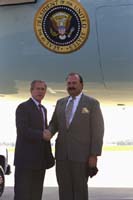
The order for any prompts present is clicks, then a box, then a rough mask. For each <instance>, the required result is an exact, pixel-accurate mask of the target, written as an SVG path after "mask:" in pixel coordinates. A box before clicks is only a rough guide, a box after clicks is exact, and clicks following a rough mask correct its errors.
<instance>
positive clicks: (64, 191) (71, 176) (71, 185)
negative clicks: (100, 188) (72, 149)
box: [56, 160, 88, 200]
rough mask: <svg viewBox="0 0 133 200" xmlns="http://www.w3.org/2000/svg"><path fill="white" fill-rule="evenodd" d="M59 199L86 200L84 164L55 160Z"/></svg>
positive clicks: (86, 187)
mask: <svg viewBox="0 0 133 200" xmlns="http://www.w3.org/2000/svg"><path fill="white" fill-rule="evenodd" d="M56 176H57V182H58V185H59V200H88V185H87V181H88V179H87V177H86V164H85V163H82V162H73V161H69V160H66V161H56Z"/></svg>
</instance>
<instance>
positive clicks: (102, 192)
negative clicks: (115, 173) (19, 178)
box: [0, 187, 133, 200]
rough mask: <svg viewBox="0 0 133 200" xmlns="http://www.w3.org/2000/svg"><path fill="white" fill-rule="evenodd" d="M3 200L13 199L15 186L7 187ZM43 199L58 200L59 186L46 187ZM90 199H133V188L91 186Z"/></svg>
mask: <svg viewBox="0 0 133 200" xmlns="http://www.w3.org/2000/svg"><path fill="white" fill-rule="evenodd" d="M0 199H1V200H13V187H6V188H5V191H4V194H3V196H2V197H1V198H0ZM42 200H58V188H57V187H44V192H43V198H42ZM89 200H133V188H92V187H91V188H89Z"/></svg>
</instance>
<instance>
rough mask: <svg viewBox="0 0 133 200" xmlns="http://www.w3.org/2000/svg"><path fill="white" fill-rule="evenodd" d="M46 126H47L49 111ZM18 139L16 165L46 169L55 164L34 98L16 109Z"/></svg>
mask: <svg viewBox="0 0 133 200" xmlns="http://www.w3.org/2000/svg"><path fill="white" fill-rule="evenodd" d="M43 109H44V113H45V119H46V120H45V122H46V123H45V126H46V128H47V113H46V112H47V111H46V109H45V108H44V107H43ZM16 127H17V139H16V147H15V158H14V165H15V166H17V167H23V168H31V169H46V168H50V167H52V166H53V165H54V158H53V155H52V153H51V146H50V142H47V141H44V140H43V136H42V133H43V124H42V120H41V116H40V113H39V110H38V108H37V106H36V105H35V103H34V102H33V100H32V99H29V100H28V101H26V102H24V103H22V104H20V105H19V106H18V108H17V110H16Z"/></svg>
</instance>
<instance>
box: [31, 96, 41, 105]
mask: <svg viewBox="0 0 133 200" xmlns="http://www.w3.org/2000/svg"><path fill="white" fill-rule="evenodd" d="M31 98H32V100H33V101H34V103H35V104H36V106H37V107H38V106H39V104H40V103H39V102H38V101H37V100H36V99H34V98H33V97H31Z"/></svg>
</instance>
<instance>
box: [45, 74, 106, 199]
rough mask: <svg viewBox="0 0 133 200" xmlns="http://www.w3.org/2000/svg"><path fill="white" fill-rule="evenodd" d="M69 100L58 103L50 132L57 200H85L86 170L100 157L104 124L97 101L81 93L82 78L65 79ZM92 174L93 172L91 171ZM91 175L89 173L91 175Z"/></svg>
mask: <svg viewBox="0 0 133 200" xmlns="http://www.w3.org/2000/svg"><path fill="white" fill-rule="evenodd" d="M66 81H67V91H68V93H69V95H70V96H69V97H65V98H63V99H60V100H58V101H57V104H56V107H55V111H54V114H53V117H52V120H51V122H50V124H49V128H48V129H49V131H50V132H51V133H50V132H48V131H47V134H46V135H45V138H46V139H47V140H49V139H50V138H51V137H52V136H53V135H54V134H55V133H56V132H58V136H57V139H56V148H55V149H56V152H55V158H56V175H57V182H58V185H59V199H60V200H88V185H87V181H88V171H91V172H92V170H90V169H91V168H93V169H95V168H96V167H97V156H100V155H101V150H102V144H103V133H104V123H103V116H102V113H101V109H100V105H99V102H98V101H97V100H96V99H94V98H92V97H89V96H86V95H85V94H83V93H82V89H83V79H82V77H81V76H80V75H79V74H78V73H71V74H69V75H68V77H67V79H66ZM94 173H95V171H94ZM91 175H92V173H91V174H90V176H91Z"/></svg>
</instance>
